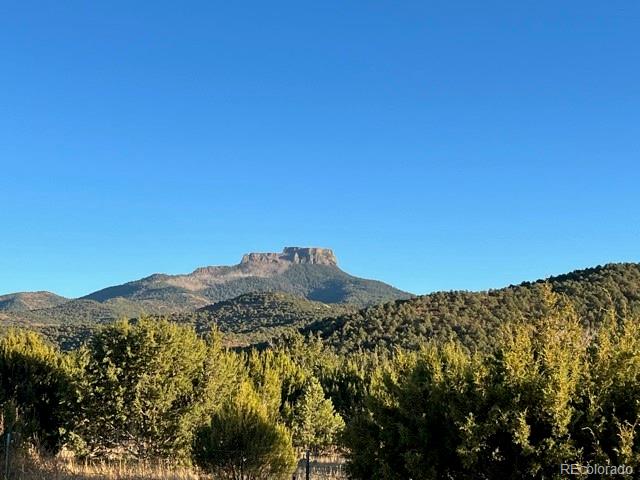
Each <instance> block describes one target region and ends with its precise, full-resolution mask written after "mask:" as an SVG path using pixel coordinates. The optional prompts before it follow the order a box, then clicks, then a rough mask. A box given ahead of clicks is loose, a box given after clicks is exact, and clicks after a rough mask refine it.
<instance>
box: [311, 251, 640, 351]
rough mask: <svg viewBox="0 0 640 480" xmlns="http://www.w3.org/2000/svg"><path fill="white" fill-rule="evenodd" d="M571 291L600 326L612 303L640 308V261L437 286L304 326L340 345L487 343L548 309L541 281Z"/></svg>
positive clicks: (586, 318)
mask: <svg viewBox="0 0 640 480" xmlns="http://www.w3.org/2000/svg"><path fill="white" fill-rule="evenodd" d="M543 282H546V283H548V284H549V285H550V286H551V288H552V290H553V291H554V292H557V293H559V294H562V295H566V297H567V298H568V299H570V300H571V301H572V302H573V303H574V304H575V306H576V308H577V310H578V313H579V314H580V316H581V318H582V321H583V322H584V323H585V324H586V325H587V326H595V325H597V324H598V322H599V321H600V320H601V319H602V316H603V314H604V312H605V311H606V309H607V308H609V307H610V306H612V305H613V306H615V307H616V308H617V309H622V308H628V309H630V310H631V311H633V312H640V264H635V263H626V264H609V265H605V266H598V267H595V268H590V269H585V270H578V271H575V272H571V273H568V274H566V275H560V276H557V277H551V278H548V279H547V280H544V281H543V280H539V281H537V282H533V283H531V282H527V283H523V284H521V285H518V286H510V287H506V288H503V289H500V290H492V291H488V292H463V291H458V292H438V293H433V294H429V295H423V296H420V297H415V298H412V299H409V300H399V301H395V302H390V303H386V304H382V305H376V306H373V307H369V308H365V309H362V310H359V311H358V312H355V313H351V314H347V315H342V316H338V317H336V318H327V319H321V320H319V321H316V322H314V323H313V324H311V325H310V326H309V327H307V328H306V329H304V332H306V333H319V334H320V335H321V336H322V337H323V338H324V339H325V340H326V342H327V343H329V344H330V345H332V346H333V347H335V348H336V349H338V350H341V351H349V350H355V349H358V348H364V349H372V348H376V347H378V348H391V347H393V346H403V347H408V348H418V347H419V346H420V344H421V343H423V342H424V340H425V339H427V338H436V339H440V340H445V339H451V338H459V339H461V340H462V341H463V343H464V344H465V345H467V346H468V347H469V348H480V349H483V348H487V347H488V346H490V345H491V344H492V338H493V336H494V335H495V333H496V331H497V329H498V327H499V325H500V324H502V323H504V322H506V321H511V320H514V319H521V320H524V321H530V320H532V319H534V318H536V317H539V316H540V315H541V313H542V312H543V311H544V309H545V308H546V307H545V303H544V301H543V291H542V290H543V289H542V288H541V286H542V283H543Z"/></svg>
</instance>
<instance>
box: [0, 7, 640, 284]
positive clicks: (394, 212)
mask: <svg viewBox="0 0 640 480" xmlns="http://www.w3.org/2000/svg"><path fill="white" fill-rule="evenodd" d="M639 25H640V3H639V2H637V1H615V0H614V1H611V2H602V1H590V0H582V1H565V2H558V1H535V2H533V1H532V2H513V1H503V2H491V1H486V2H477V1H468V2H445V1H438V2H423V1H416V2H413V1H406V2H398V1H350V2H345V1H325V2H300V1H295V2H294V1H292V2H278V1H276V2H252V1H249V2H228V1H225V2H219V1H202V2H190V1H186V2H175V1H172V2H167V1H153V2H150V1H149V2H143V1H139V2H130V1H127V2H125V1H109V2H87V1H65V2H60V1H55V2H53V1H51V2H31V1H28V0H27V1H25V0H20V1H7V2H2V5H1V6H0V62H1V63H0V65H1V66H0V72H1V73H0V293H7V292H13V291H21V290H39V289H46V290H52V291H55V292H57V293H60V294H63V295H67V296H78V295H82V294H86V293H88V292H90V291H92V290H96V289H98V288H101V287H104V286H106V285H110V284H115V283H121V282H123V281H127V280H132V279H136V278H140V277H142V276H145V275H148V274H150V273H153V272H158V271H161V272H168V273H179V272H187V271H191V270H192V269H194V268H195V267H197V266H201V265H208V264H232V263H237V262H238V261H239V259H240V256H241V255H242V254H243V253H245V252H247V251H276V250H277V251H279V250H280V249H281V248H282V247H283V246H285V245H316V246H327V247H332V248H334V249H335V251H336V253H337V255H338V258H339V260H340V262H341V265H342V267H343V268H344V269H345V270H347V271H349V272H351V273H353V274H356V275H359V276H364V277H372V278H378V279H381V280H384V281H387V282H390V283H392V284H394V285H396V286H398V287H400V288H404V289H406V290H410V291H412V292H416V293H424V292H428V291H433V290H440V289H485V288H490V287H500V286H503V285H507V284H509V283H516V282H520V281H522V280H528V279H536V278H539V277H544V276H548V275H550V274H554V273H562V272H565V271H568V270H571V269H574V268H578V267H586V266H592V265H596V264H600V263H606V262H611V261H640V241H639V240H640V213H639V211H640V210H639V207H640V27H639Z"/></svg>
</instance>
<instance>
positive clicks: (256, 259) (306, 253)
mask: <svg viewBox="0 0 640 480" xmlns="http://www.w3.org/2000/svg"><path fill="white" fill-rule="evenodd" d="M250 263H262V264H264V263H266V264H270V263H271V264H272V263H293V264H306V265H332V266H334V267H335V266H337V265H338V260H337V258H336V256H335V254H334V253H333V250H331V249H329V248H315V247H308V248H304V247H285V248H284V250H283V251H282V253H247V254H246V255H244V256H243V257H242V262H241V264H250Z"/></svg>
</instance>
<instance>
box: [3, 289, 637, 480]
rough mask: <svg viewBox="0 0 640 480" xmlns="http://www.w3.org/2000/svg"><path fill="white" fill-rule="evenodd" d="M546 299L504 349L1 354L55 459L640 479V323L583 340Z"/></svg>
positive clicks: (233, 470)
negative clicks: (572, 469) (625, 470)
mask: <svg viewBox="0 0 640 480" xmlns="http://www.w3.org/2000/svg"><path fill="white" fill-rule="evenodd" d="M541 292H542V293H541V295H542V296H541V302H542V303H543V304H544V309H543V310H542V311H543V314H542V315H540V316H538V317H536V318H535V319H533V320H530V319H526V321H525V320H523V319H518V318H515V319H513V320H512V321H508V322H504V324H503V325H502V326H501V327H500V328H499V329H497V330H496V332H495V335H494V336H493V338H492V341H493V347H492V348H490V349H485V348H483V349H471V348H469V347H468V346H467V345H464V344H463V343H462V342H460V341H459V340H457V339H455V338H454V339H447V340H438V339H432V340H425V341H424V342H423V343H422V344H421V345H420V346H419V348H416V349H411V350H405V349H400V348H397V349H393V350H389V349H386V348H385V349H380V350H376V349H374V350H372V351H368V350H367V351H365V350H359V351H354V352H352V353H350V354H338V353H336V352H335V351H334V350H332V349H330V348H327V347H326V345H325V344H324V343H323V342H322V341H321V340H320V339H319V338H317V337H313V336H311V337H306V338H305V337H302V336H301V335H297V334H290V335H288V336H285V337H282V338H281V339H280V340H279V341H277V342H275V343H274V344H273V345H272V346H271V347H270V348H267V349H264V350H256V349H254V350H250V351H245V352H234V351H230V350H228V349H225V348H224V347H223V343H222V339H221V336H220V334H219V333H218V332H216V331H213V332H211V333H209V334H208V335H207V336H206V337H204V338H203V337H201V336H198V335H197V333H196V332H195V331H194V330H193V328H192V327H189V326H184V325H177V324H175V323H171V322H169V321H166V320H159V319H155V318H154V319H152V318H141V319H139V320H136V321H118V322H115V323H113V324H111V325H107V326H104V327H102V328H101V329H100V330H99V331H97V332H96V333H94V334H93V335H92V336H91V337H90V339H89V340H88V341H87V342H86V343H85V344H84V345H83V346H81V347H80V348H77V349H75V350H73V351H70V352H61V351H59V350H58V349H57V347H55V346H53V345H52V344H49V343H48V342H47V341H46V340H44V339H43V338H42V337H41V336H39V335H38V334H37V333H34V332H30V331H24V330H11V331H9V332H6V333H5V334H4V335H3V337H2V338H1V339H0V402H1V403H2V428H3V431H4V432H5V433H6V432H9V431H11V432H15V433H16V434H19V435H18V437H19V438H20V439H21V441H22V442H23V443H25V444H38V445H39V446H40V447H41V448H42V449H43V450H46V451H48V452H50V453H51V454H55V453H56V452H58V451H59V450H60V449H62V448H65V449H68V450H70V451H72V452H74V453H75V455H77V456H79V457H83V458H87V459H93V458H100V459H118V460H132V461H135V460H140V459H159V460H166V461H171V462H176V463H183V464H194V465H197V466H199V467H200V468H202V469H203V470H204V471H207V472H211V473H212V474H214V475H215V478H230V479H249V478H250V479H278V478H283V479H285V478H291V477H290V475H291V473H292V471H293V470H294V469H295V466H296V463H297V459H298V458H299V453H300V452H302V451H311V452H313V453H320V452H323V451H329V450H331V451H340V452H341V454H343V455H344V456H346V458H347V460H348V464H347V468H348V472H349V475H350V476H351V478H354V479H380V480H382V479H385V480H392V479H398V480H400V479H406V478H412V479H441V478H442V479H444V478H460V479H493V478H505V479H516V478H541V479H542V478H562V474H561V466H562V465H565V464H572V465H592V464H593V465H595V464H597V465H603V466H618V465H624V466H627V467H629V468H632V469H634V470H637V468H640V465H639V463H640V435H639V432H638V424H639V422H640V322H639V321H638V320H639V319H638V318H637V316H636V314H635V313H633V312H624V310H622V311H621V310H620V309H618V310H616V309H609V310H606V311H603V312H602V318H601V319H600V320H599V322H598V324H599V327H598V329H595V330H594V329H589V328H585V325H584V322H583V321H582V319H581V316H580V314H579V313H578V311H577V310H576V308H575V307H574V306H573V305H572V304H571V302H569V301H567V300H566V299H564V298H563V297H560V296H558V295H556V294H554V293H553V292H552V291H551V290H550V289H549V288H546V289H545V288H543V289H542V290H541ZM18 437H16V438H18ZM616 478H624V477H620V476H617V477H616ZM628 478H633V477H632V476H629V477H628Z"/></svg>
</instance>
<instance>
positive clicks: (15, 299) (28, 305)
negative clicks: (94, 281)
mask: <svg viewBox="0 0 640 480" xmlns="http://www.w3.org/2000/svg"><path fill="white" fill-rule="evenodd" d="M68 301H69V299H68V298H64V297H61V296H60V295H56V294H55V293H51V292H19V293H10V294H8V295H0V311H4V312H26V311H28V310H35V309H38V308H51V307H55V306H57V305H60V304H62V303H65V302H68Z"/></svg>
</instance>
